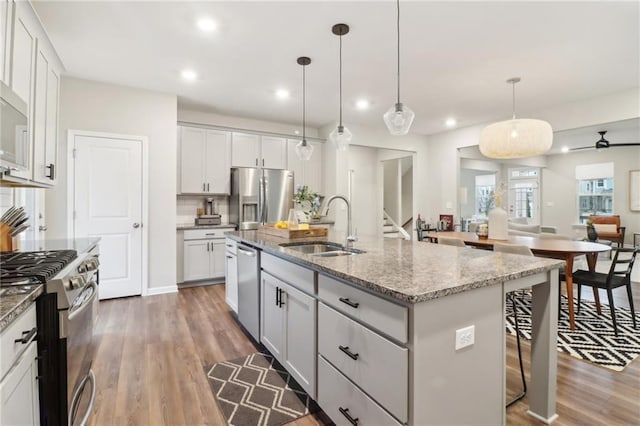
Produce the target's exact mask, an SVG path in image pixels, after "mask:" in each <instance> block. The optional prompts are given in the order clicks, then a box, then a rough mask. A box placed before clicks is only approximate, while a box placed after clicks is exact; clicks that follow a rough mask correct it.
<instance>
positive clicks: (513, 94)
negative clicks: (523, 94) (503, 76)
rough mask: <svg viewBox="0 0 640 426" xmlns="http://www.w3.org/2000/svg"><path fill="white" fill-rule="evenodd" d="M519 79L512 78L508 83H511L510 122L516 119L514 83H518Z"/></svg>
mask: <svg viewBox="0 0 640 426" xmlns="http://www.w3.org/2000/svg"><path fill="white" fill-rule="evenodd" d="M519 81H520V79H519V78H512V79H510V80H509V83H511V88H512V92H511V96H512V99H511V108H512V110H513V116H512V117H511V119H512V120H515V119H516V83H517V82H519Z"/></svg>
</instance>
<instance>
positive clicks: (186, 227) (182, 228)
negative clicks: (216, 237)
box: [176, 223, 236, 231]
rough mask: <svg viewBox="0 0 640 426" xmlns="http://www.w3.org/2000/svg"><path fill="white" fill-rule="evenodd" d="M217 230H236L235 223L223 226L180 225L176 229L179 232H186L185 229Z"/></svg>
mask: <svg viewBox="0 0 640 426" xmlns="http://www.w3.org/2000/svg"><path fill="white" fill-rule="evenodd" d="M216 228H233V229H235V228H236V225H235V224H233V223H226V224H224V223H223V224H221V225H194V224H193V223H178V224H177V225H176V229H177V230H178V231H184V230H185V229H216Z"/></svg>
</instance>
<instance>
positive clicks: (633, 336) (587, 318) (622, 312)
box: [506, 287, 640, 371]
mask: <svg viewBox="0 0 640 426" xmlns="http://www.w3.org/2000/svg"><path fill="white" fill-rule="evenodd" d="M585 290H586V291H591V290H590V289H589V288H588V287H585V288H583V291H585ZM605 301H606V298H605V299H604V300H603V299H602V298H601V299H600V302H601V307H602V315H598V313H597V312H596V305H595V303H594V302H589V301H585V300H583V301H582V302H581V303H580V305H581V306H580V313H579V314H578V313H577V309H578V300H577V299H575V298H574V307H575V309H576V317H575V320H576V329H575V330H573V331H572V330H571V329H570V328H569V315H568V314H567V312H568V308H567V298H566V297H565V296H564V295H563V296H562V309H561V312H562V316H561V318H560V320H559V321H558V352H564V353H567V354H569V355H571V356H572V357H575V358H578V359H582V360H585V361H589V362H592V363H594V364H597V365H599V366H601V367H605V368H609V369H611V370H614V371H622V370H624V368H625V367H626V366H627V365H629V364H630V363H631V362H632V361H633V360H634V359H635V358H636V357H638V355H640V318H639V317H638V311H636V323H637V324H638V328H637V329H634V328H633V322H632V318H631V312H630V311H629V309H626V308H621V307H616V321H617V322H618V336H617V337H616V336H615V334H614V333H613V323H612V322H611V314H610V311H609V305H606V304H604V303H603V302H605ZM517 303H518V326H519V328H520V335H521V336H523V337H524V338H526V339H528V340H531V291H525V292H524V297H522V293H520V296H518V302H517ZM506 327H507V331H508V332H509V333H511V334H513V335H515V334H516V330H515V323H514V318H513V315H511V304H510V303H507V324H506Z"/></svg>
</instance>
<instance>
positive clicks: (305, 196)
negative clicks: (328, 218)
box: [293, 185, 320, 220]
mask: <svg viewBox="0 0 640 426" xmlns="http://www.w3.org/2000/svg"><path fill="white" fill-rule="evenodd" d="M293 202H294V203H295V205H296V208H297V209H299V210H302V211H303V212H304V214H305V215H306V216H307V220H309V219H311V218H312V217H315V216H317V214H318V210H319V209H320V196H319V195H318V193H317V192H314V191H312V190H311V189H310V188H309V187H308V186H307V185H296V192H295V194H294V195H293Z"/></svg>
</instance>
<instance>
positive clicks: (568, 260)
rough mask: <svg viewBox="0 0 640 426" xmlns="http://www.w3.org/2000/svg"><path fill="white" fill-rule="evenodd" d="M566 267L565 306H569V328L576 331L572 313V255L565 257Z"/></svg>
mask: <svg viewBox="0 0 640 426" xmlns="http://www.w3.org/2000/svg"><path fill="white" fill-rule="evenodd" d="M565 262H566V267H565V273H564V275H565V276H566V283H567V304H568V306H569V328H570V329H571V330H575V329H576V319H575V314H574V312H573V255H567V256H566V257H565Z"/></svg>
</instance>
